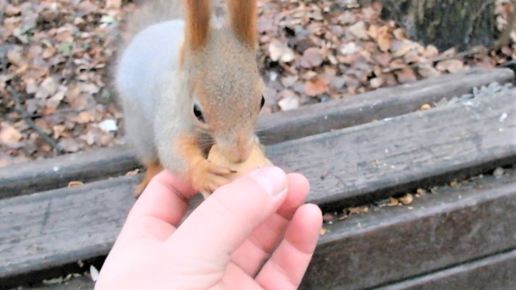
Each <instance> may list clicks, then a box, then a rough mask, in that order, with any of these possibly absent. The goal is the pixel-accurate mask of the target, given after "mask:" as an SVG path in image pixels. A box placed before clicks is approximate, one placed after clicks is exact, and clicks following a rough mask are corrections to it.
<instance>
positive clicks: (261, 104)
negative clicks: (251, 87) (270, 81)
mask: <svg viewBox="0 0 516 290" xmlns="http://www.w3.org/2000/svg"><path fill="white" fill-rule="evenodd" d="M263 105H265V98H264V97H263V96H262V102H261V103H260V109H261V108H263Z"/></svg>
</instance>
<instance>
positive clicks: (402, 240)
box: [300, 174, 516, 290]
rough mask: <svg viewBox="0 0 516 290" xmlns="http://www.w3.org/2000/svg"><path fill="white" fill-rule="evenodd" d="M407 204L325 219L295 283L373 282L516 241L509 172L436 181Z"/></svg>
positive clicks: (348, 285) (515, 198)
mask: <svg viewBox="0 0 516 290" xmlns="http://www.w3.org/2000/svg"><path fill="white" fill-rule="evenodd" d="M410 206H411V209H409V208H408V207H407V206H400V207H394V208H382V209H380V210H379V211H376V212H374V211H373V212H371V213H368V214H364V215H358V216H351V217H350V218H348V219H347V220H345V221H342V222H338V223H335V224H333V225H328V226H325V228H327V229H328V230H329V232H327V233H326V234H325V235H323V236H321V237H320V239H319V244H318V247H317V249H316V252H315V254H314V257H313V259H312V262H311V264H310V266H309V269H308V271H307V274H306V275H305V277H304V280H303V283H302V287H301V288H300V289H346V290H353V289H371V288H372V287H377V286H381V285H385V284H387V283H392V282H395V281H400V280H404V279H407V278H410V277H415V276H419V275H422V274H425V273H430V272H434V271H437V270H440V269H446V268H448V267H450V266H455V265H457V264H460V263H465V262H468V261H471V260H475V259H478V258H481V257H485V256H488V255H493V254H497V253H500V252H503V251H506V250H511V249H514V248H516V228H515V227H514V224H515V223H516V215H515V214H514V212H515V210H516V176H515V175H514V174H511V175H510V176H504V177H502V178H500V179H496V178H495V177H492V176H491V177H486V178H483V179H480V180H477V181H475V182H472V183H471V184H468V185H462V186H461V187H459V188H450V187H447V188H442V189H440V190H439V193H438V194H435V195H433V194H432V195H426V196H425V197H423V198H421V199H419V198H416V199H415V201H414V203H413V204H411V205H410ZM395 289H397V288H395ZM402 289H403V288H402ZM409 289H410V288H409ZM415 289H419V288H415ZM424 289H472V288H454V287H450V288H448V287H442V288H441V287H436V288H431V287H430V288H424ZM482 289H493V288H489V287H488V288H482ZM506 289H508V288H506Z"/></svg>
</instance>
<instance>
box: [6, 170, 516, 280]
mask: <svg viewBox="0 0 516 290" xmlns="http://www.w3.org/2000/svg"><path fill="white" fill-rule="evenodd" d="M121 179H133V177H124V178H121ZM133 181H134V180H133ZM110 182H111V184H109V187H112V189H114V188H117V187H118V186H119V185H123V186H124V187H125V191H126V194H125V195H124V194H121V193H119V192H116V191H114V190H110V189H109V188H108V187H107V186H106V187H104V188H103V189H101V190H98V191H93V192H92V191H90V190H88V187H95V188H99V186H98V185H96V184H92V185H90V186H85V187H84V188H83V190H81V191H80V192H79V191H76V192H75V194H74V193H73V192H70V191H69V190H68V189H62V190H56V191H54V192H47V193H44V194H35V195H31V196H26V197H17V198H13V199H10V200H4V201H0V208H2V209H3V210H2V212H0V217H1V218H2V220H5V221H6V223H5V224H7V225H11V226H4V227H3V228H0V243H1V244H0V245H2V246H1V248H0V252H1V253H2V255H0V259H1V260H0V285H7V286H15V285H16V283H15V282H18V283H19V282H20V281H28V280H29V279H30V277H31V276H30V275H26V276H25V277H24V279H23V280H19V279H18V280H17V281H16V280H15V279H14V280H13V279H12V276H11V277H9V275H14V274H17V275H16V276H18V277H20V275H21V274H27V273H23V271H31V270H35V269H36V268H41V269H45V268H51V267H56V266H59V265H62V264H66V263H73V262H75V261H77V260H78V259H84V258H86V257H94V256H102V255H105V254H107V252H108V251H109V249H110V247H111V245H112V244H113V242H114V239H115V237H116V234H117V233H118V231H119V230H120V228H121V225H122V223H123V221H124V219H125V216H126V214H127V211H128V210H129V208H130V206H131V202H129V201H130V200H131V199H130V198H128V197H129V196H130V190H129V188H128V187H127V186H126V185H127V180H124V181H120V180H119V179H114V180H113V181H110ZM103 183H105V182H103ZM34 196H36V197H38V198H34ZM49 197H52V203H51V206H48V205H47V204H50V202H49V201H48V200H46V199H45V198H49ZM62 200H64V201H62ZM85 201H86V202H89V203H90V204H93V203H94V202H95V201H96V202H97V203H102V204H104V206H102V207H101V208H95V209H93V206H90V208H82V207H85V205H87V203H85ZM70 203H71V205H70ZM6 204H10V206H6ZM81 205H82V207H81ZM111 205H115V206H111ZM47 206H48V210H47V209H46V208H47ZM27 207H28V208H30V210H31V212H34V214H33V215H32V216H28V215H27V214H26V213H23V212H24V211H25V210H27ZM411 207H412V210H411V209H409V208H408V207H395V208H382V209H381V210H379V211H373V210H371V211H370V213H368V214H364V215H359V216H351V217H350V218H349V219H347V220H345V221H342V222H338V223H336V224H333V225H330V226H325V227H326V228H328V229H329V232H327V233H326V234H325V235H323V236H322V237H321V238H320V241H319V245H318V248H317V250H316V253H315V255H314V258H313V260H312V263H311V266H310V267H309V270H308V272H307V274H306V276H305V280H304V282H303V286H302V288H301V289H364V288H369V287H374V286H379V285H382V284H386V283H390V282H395V281H399V280H403V279H407V278H410V277H413V276H417V275H421V274H425V273H428V272H433V271H436V270H439V269H443V268H447V267H449V266H453V265H456V264H458V263H462V262H467V261H470V260H473V259H476V258H479V257H484V256H487V255H491V254H496V253H499V252H501V251H504V250H507V249H512V248H515V247H516V228H514V227H513V226H512V225H513V224H514V223H515V222H516V215H514V214H513V213H514V211H515V210H516V176H515V174H506V175H505V176H503V177H502V178H500V179H496V178H495V177H485V178H483V179H480V180H477V181H474V182H471V183H469V184H466V185H462V186H461V187H458V188H449V187H445V188H442V189H439V190H438V194H435V195H427V196H425V197H424V198H421V199H417V198H416V200H415V201H414V203H413V204H411ZM65 208H71V210H65ZM4 209H5V210H11V211H12V213H10V214H7V212H5V211H4ZM45 213H47V214H45ZM9 215H11V217H9ZM45 216H46V217H47V218H46V222H45ZM21 218H25V219H26V220H25V222H19V220H20V219H21ZM16 221H18V222H16ZM42 225H44V226H42ZM7 230H8V231H11V233H12V234H9V232H7ZM77 237H80V238H77ZM423 261H424V262H423ZM32 263H34V264H32ZM9 278H11V279H9ZM39 279H41V277H39ZM8 283H11V284H8ZM0 288H2V287H1V286H0ZM438 289H439V288H438ZM488 289H489V288H488Z"/></svg>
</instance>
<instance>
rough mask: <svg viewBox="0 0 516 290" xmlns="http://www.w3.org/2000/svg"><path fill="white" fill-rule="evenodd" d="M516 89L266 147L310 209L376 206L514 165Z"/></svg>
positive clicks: (515, 153) (515, 147) (271, 157)
mask: <svg viewBox="0 0 516 290" xmlns="http://www.w3.org/2000/svg"><path fill="white" fill-rule="evenodd" d="M515 98H516V89H511V90H508V91H507V92H505V93H498V94H495V95H494V96H492V97H491V96H481V97H478V98H475V99H473V100H471V101H469V103H458V104H455V105H450V106H444V107H438V108H435V109H431V110H426V111H422V112H416V113H411V114H406V115H402V116H398V117H395V118H392V119H390V120H383V121H378V122H375V123H369V124H364V125H360V126H354V127H351V128H345V129H342V130H338V131H333V132H328V133H324V134H319V135H315V136H310V137H306V138H302V139H298V140H294V141H289V142H285V143H281V144H277V145H274V146H269V147H267V155H268V156H269V157H270V159H271V160H272V161H273V162H274V164H276V165H278V166H280V167H282V168H284V169H285V170H287V171H296V172H301V173H303V174H304V175H305V176H307V177H308V179H309V180H310V184H311V192H310V194H309V196H308V200H309V201H310V202H314V203H317V204H319V205H322V206H323V207H327V208H331V207H338V206H342V205H344V206H348V205H353V204H358V203H365V202H370V201H372V200H374V199H381V198H385V197H388V196H390V195H393V194H396V193H400V192H406V191H410V190H413V189H417V188H418V187H424V186H429V185H433V184H436V183H445V182H449V181H451V180H453V179H456V178H461V177H465V176H467V175H470V174H475V173H479V172H482V171H485V170H489V169H494V168H495V167H496V166H499V165H502V164H511V163H513V162H515V161H516V138H515V136H516V126H515V124H516V102H514V100H515Z"/></svg>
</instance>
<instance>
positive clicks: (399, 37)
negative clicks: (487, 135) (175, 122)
mask: <svg viewBox="0 0 516 290" xmlns="http://www.w3.org/2000/svg"><path fill="white" fill-rule="evenodd" d="M511 5H512V4H511V3H510V2H509V1H504V0H498V1H497V8H496V15H495V16H496V18H497V22H496V23H497V27H498V30H500V31H502V30H503V29H505V27H506V26H507V20H506V19H507V18H508V15H507V14H508V12H507V11H510V10H511V9H508V8H512V6H511ZM134 8H135V3H134V2H133V1H128V0H66V1H65V0H41V1H36V0H12V1H7V0H0V15H1V20H2V28H0V94H1V95H2V98H0V167H4V166H9V165H13V164H20V163H23V162H28V161H30V160H35V159H41V158H51V157H54V156H56V155H58V154H61V153H60V152H59V150H56V148H54V147H53V146H52V145H51V144H49V142H46V141H45V138H42V136H41V134H46V135H47V137H49V138H51V139H52V140H53V141H54V142H55V144H57V145H58V146H60V147H62V149H63V151H64V152H63V153H65V154H68V153H74V152H79V151H88V150H93V149H95V148H100V147H107V146H113V145H117V144H123V143H124V140H123V138H122V137H123V134H124V130H123V128H124V124H123V123H124V122H123V118H122V117H123V114H122V112H121V110H120V108H119V107H118V106H117V102H116V95H115V93H114V92H113V90H112V88H113V86H112V78H111V77H110V75H109V66H110V64H111V63H112V61H113V59H114V57H115V54H116V51H115V47H116V46H115V44H116V42H117V36H118V34H119V27H120V24H121V23H122V22H123V20H124V19H125V17H126V15H128V14H129V13H131V12H132V11H133V10H134ZM380 11H381V5H380V4H378V3H375V4H372V5H371V6H367V7H360V5H359V4H358V3H357V2H356V1H355V0H345V1H339V2H335V1H329V0H321V1H309V0H300V1H277V0H275V1H265V0H259V1H258V25H257V28H258V33H259V51H258V64H259V68H260V70H261V73H262V75H263V76H264V79H265V81H266V90H265V93H264V96H265V99H266V106H265V108H264V111H263V113H264V114H268V113H275V112H279V111H286V110H295V109H297V108H299V107H301V106H305V105H309V104H314V103H319V102H326V101H331V100H336V99H342V98H346V97H348V96H351V95H356V94H361V93H365V92H368V91H372V90H375V89H378V88H383V87H393V86H396V85H399V84H405V83H411V82H415V81H417V80H420V79H424V78H431V77H436V76H439V75H442V74H449V73H454V72H458V71H461V70H465V69H468V68H470V67H473V66H483V67H495V66H496V65H498V64H500V63H503V62H506V61H508V60H512V59H514V58H515V56H516V52H515V51H514V47H515V42H516V32H513V33H512V34H511V41H510V43H509V45H507V46H505V47H502V48H501V49H500V50H499V51H489V50H487V49H485V48H483V49H482V48H479V49H478V50H477V52H475V53H473V54H469V55H467V56H461V55H460V52H458V51H455V50H453V49H450V50H447V51H439V50H438V49H437V48H435V47H434V46H432V45H428V46H424V45H422V44H420V43H417V42H414V41H412V40H411V39H409V38H408V37H407V36H406V35H405V34H404V32H403V30H402V29H401V28H399V27H398V26H397V25H396V24H395V23H394V22H393V21H389V20H382V19H381V18H380ZM455 56H457V57H455ZM459 56H460V57H459ZM8 88H12V89H14V90H15V91H16V92H17V93H18V94H19V98H20V105H21V107H22V108H23V110H24V111H26V113H27V115H28V116H29V117H30V119H31V120H32V121H33V124H35V126H37V127H38V128H39V131H40V132H38V130H35V129H34V128H33V125H30V124H29V122H26V120H25V119H26V118H25V116H24V114H22V113H20V111H19V110H17V109H16V102H15V100H14V98H13V96H12V95H11V94H10V93H9V91H8Z"/></svg>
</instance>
